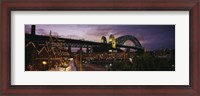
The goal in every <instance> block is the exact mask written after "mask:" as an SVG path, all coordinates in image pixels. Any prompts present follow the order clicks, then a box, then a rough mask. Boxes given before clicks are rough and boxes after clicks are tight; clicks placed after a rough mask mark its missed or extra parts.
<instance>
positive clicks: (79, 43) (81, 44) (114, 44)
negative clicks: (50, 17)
mask: <svg viewBox="0 0 200 96" xmlns="http://www.w3.org/2000/svg"><path fill="white" fill-rule="evenodd" d="M50 35H51V32H50ZM51 38H52V36H41V35H35V27H34V26H32V32H31V34H26V35H25V40H26V42H28V41H32V42H35V43H40V44H42V43H45V42H46V41H48V40H50V39H51ZM128 40H129V41H131V42H132V43H133V45H124V43H125V42H126V41H128ZM54 42H62V43H63V44H62V45H63V46H62V47H68V50H69V52H71V48H80V50H82V48H86V53H89V51H90V50H89V49H93V52H99V51H104V52H106V51H108V50H110V49H111V50H115V49H120V48H125V49H134V50H136V51H137V52H144V47H143V46H142V45H141V43H140V42H139V40H138V39H137V38H136V37H134V36H133V35H124V36H121V37H118V38H116V39H115V37H114V35H110V37H109V39H108V41H107V39H106V37H105V36H102V38H101V41H100V42H94V41H86V40H76V39H69V38H59V37H57V38H56V39H54ZM60 47H61V46H60Z"/></svg>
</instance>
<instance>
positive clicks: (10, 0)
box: [0, 0, 200, 96]
mask: <svg viewBox="0 0 200 96" xmlns="http://www.w3.org/2000/svg"><path fill="white" fill-rule="evenodd" d="M199 4H200V1H199V0H84V1H83V0H34V1H31V0H3V1H1V20H0V21H1V26H0V29H1V31H0V38H1V39H0V41H1V42H0V44H1V47H0V50H1V51H0V54H1V55H0V57H1V58H0V65H1V69H0V70H1V71H0V72H1V74H0V75H1V82H0V84H1V93H0V94H1V95H2V96H66V95H69V96H74V95H76V96H77V95H84V96H86V95H92V96H93V95H97V96H99V95H100V96H106V95H112V96H114V95H127V96H157V95H159V96H200V81H199V80H200V75H199V73H200V66H199V49H198V48H199V32H200V28H199V26H200V21H199V20H200V19H199V16H200V12H199V11H200V10H199V9H200V7H199ZM36 10H37V11H60V10H62V11H189V17H190V18H189V20H190V22H189V23H190V24H189V25H190V26H189V27H190V32H189V34H190V36H189V37H190V39H189V42H190V44H189V45H190V50H189V52H190V53H189V54H190V56H189V57H190V58H189V59H190V64H189V65H190V68H189V69H190V71H189V77H190V80H189V81H190V84H189V85H167V86H166V85H69V86H68V85H63V86H60V85H55V86H53V85H48V86H47V85H45V86H44V85H34V86H31V85H26V86H22V85H11V48H12V45H11V39H12V38H11V11H36Z"/></svg>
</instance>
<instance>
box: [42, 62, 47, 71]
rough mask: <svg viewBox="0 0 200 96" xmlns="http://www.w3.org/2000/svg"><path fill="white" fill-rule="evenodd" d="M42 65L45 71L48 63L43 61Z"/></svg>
mask: <svg viewBox="0 0 200 96" xmlns="http://www.w3.org/2000/svg"><path fill="white" fill-rule="evenodd" d="M42 64H43V65H44V70H45V65H46V64H47V62H46V61H42Z"/></svg>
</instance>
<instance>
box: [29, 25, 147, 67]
mask: <svg viewBox="0 0 200 96" xmlns="http://www.w3.org/2000/svg"><path fill="white" fill-rule="evenodd" d="M128 40H129V41H131V42H132V43H133V45H125V42H126V41H128ZM31 44H32V46H33V47H34V48H30V45H31ZM36 45H37V46H38V47H39V45H42V46H43V47H42V48H40V50H39V48H37V47H36ZM25 47H26V48H25V49H26V52H25V53H26V67H27V66H31V67H32V66H33V65H34V66H37V67H38V68H37V69H39V70H40V69H41V68H43V67H44V66H41V62H42V64H43V65H45V64H48V67H50V68H51V67H52V66H54V65H55V64H57V65H59V66H63V65H64V63H66V61H67V60H66V58H67V56H64V55H59V54H63V52H66V53H67V54H69V55H68V57H72V58H76V60H78V61H73V62H75V63H76V64H77V63H79V64H78V65H77V66H78V68H79V69H78V70H81V68H82V66H83V64H82V52H83V51H82V50H83V48H84V49H86V52H85V53H84V54H90V53H91V54H96V55H97V54H98V53H110V52H111V53H113V52H114V53H118V52H120V51H122V50H121V48H124V49H127V50H130V49H134V50H135V51H134V52H135V53H143V52H144V47H143V46H142V45H141V43H140V42H139V40H138V39H137V38H136V37H134V36H132V35H124V36H121V37H118V38H115V37H114V35H110V36H109V38H108V39H106V37H105V36H102V38H100V42H94V41H87V40H77V39H70V38H61V37H55V36H52V35H51V32H50V34H49V36H42V35H36V34H35V25H32V28H31V34H25ZM50 47H51V48H50ZM56 48H57V49H58V50H57V51H56ZM72 48H79V51H80V52H81V54H76V55H74V56H70V55H72V54H73V53H72ZM33 49H34V50H35V49H36V51H35V52H34V50H33ZM43 49H45V50H46V51H45V52H44V51H43ZM61 51H62V52H61ZM52 52H53V53H52ZM80 52H79V53H80ZM56 54H57V55H56ZM45 55H46V56H45ZM101 55H102V54H101ZM116 55H117V54H116ZM118 55H119V54H118ZM77 56H79V57H78V58H77ZM88 56H89V55H85V57H88ZM104 56H108V57H110V56H111V55H105V54H104ZM80 57H81V59H80ZM91 57H92V58H94V55H92V56H91ZM98 57H99V56H98ZM123 57H124V56H123ZM123 57H119V58H123ZM86 59H87V58H86ZM73 62H72V63H73ZM30 63H31V64H32V65H30ZM51 63H52V64H51ZM45 66H46V65H45Z"/></svg>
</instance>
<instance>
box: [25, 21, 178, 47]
mask: <svg viewBox="0 0 200 96" xmlns="http://www.w3.org/2000/svg"><path fill="white" fill-rule="evenodd" d="M50 30H51V31H52V35H54V36H59V37H62V38H71V39H84V40H88V41H95V42H99V41H100V39H101V37H102V36H105V37H106V38H107V40H108V38H109V35H110V34H113V35H114V36H115V38H117V37H120V36H123V35H133V36H135V37H136V38H137V39H138V40H139V41H140V43H141V44H142V46H143V47H145V49H147V50H156V49H160V48H170V49H175V25H93V24H92V25H78V24H36V34H37V35H49V34H50ZM25 33H29V34H30V33H31V25H28V24H27V25H25ZM131 43H132V42H130V41H127V42H126V45H128V44H131Z"/></svg>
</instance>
